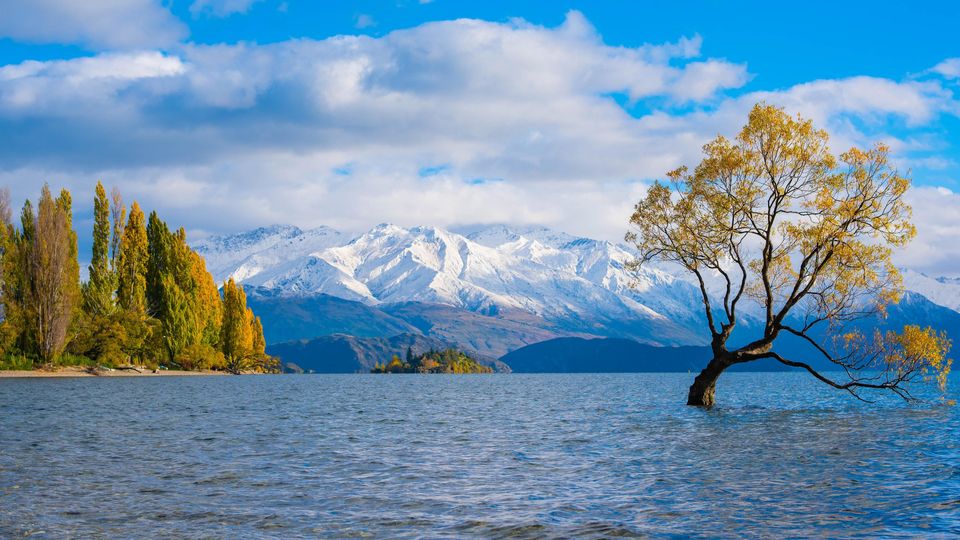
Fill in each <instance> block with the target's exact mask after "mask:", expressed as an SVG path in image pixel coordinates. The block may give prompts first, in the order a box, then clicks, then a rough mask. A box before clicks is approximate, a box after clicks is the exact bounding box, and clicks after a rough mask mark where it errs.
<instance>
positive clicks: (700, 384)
mask: <svg viewBox="0 0 960 540" xmlns="http://www.w3.org/2000/svg"><path fill="white" fill-rule="evenodd" d="M729 366H730V363H729V362H728V361H727V360H726V359H725V358H722V357H719V356H714V358H713V360H710V363H709V364H707V367H705V368H703V371H701V372H700V374H699V375H697V378H696V379H694V380H693V384H692V385H690V393H689V394H688V395H687V405H693V406H696V407H713V403H714V394H715V393H716V388H717V379H719V378H720V374H721V373H723V370H725V369H727V367H729Z"/></svg>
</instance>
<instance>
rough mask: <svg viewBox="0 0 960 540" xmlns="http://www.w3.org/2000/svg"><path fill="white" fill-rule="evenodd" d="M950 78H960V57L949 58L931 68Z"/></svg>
mask: <svg viewBox="0 0 960 540" xmlns="http://www.w3.org/2000/svg"><path fill="white" fill-rule="evenodd" d="M930 71H933V72H934V73H939V74H940V75H943V76H944V77H946V78H948V79H960V58H948V59H946V60H944V61H943V62H940V63H939V64H937V65H935V66H933V68H932V69H931V70H930Z"/></svg>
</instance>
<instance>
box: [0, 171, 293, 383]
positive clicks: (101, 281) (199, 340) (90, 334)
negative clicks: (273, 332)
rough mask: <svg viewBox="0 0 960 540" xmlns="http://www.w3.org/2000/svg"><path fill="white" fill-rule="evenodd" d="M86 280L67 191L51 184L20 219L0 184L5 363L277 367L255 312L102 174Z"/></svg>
mask: <svg viewBox="0 0 960 540" xmlns="http://www.w3.org/2000/svg"><path fill="white" fill-rule="evenodd" d="M93 203H94V206H93V208H94V227H93V248H92V253H91V259H90V267H89V279H88V280H87V281H86V282H85V283H82V282H81V280H80V266H79V262H78V252H77V234H76V231H75V230H74V228H73V217H72V205H73V201H72V198H71V195H70V192H69V191H67V190H65V189H64V190H61V191H60V193H59V194H58V195H57V196H56V197H54V196H53V194H52V192H51V191H50V188H49V186H44V187H43V189H42V190H41V193H40V198H39V199H38V201H37V203H36V205H35V206H34V204H33V203H32V202H31V201H29V200H28V201H26V203H25V204H24V205H23V209H22V211H21V214H20V219H19V224H17V223H15V222H14V220H13V215H12V207H11V203H10V193H9V190H3V191H0V257H2V259H0V310H2V312H0V315H2V322H0V352H2V353H3V358H4V363H5V364H6V367H17V368H24V369H30V368H35V367H55V366H58V365H67V364H87V365H89V364H97V365H103V366H112V367H117V366H145V367H149V368H155V367H158V366H168V367H175V368H180V369H188V370H193V369H219V370H227V371H231V372H235V373H239V372H241V371H275V370H276V369H277V367H278V366H277V362H276V361H275V360H274V359H272V358H271V357H269V356H267V355H266V354H265V353H264V348H265V342H264V339H263V328H262V326H261V324H260V319H259V318H257V317H256V316H255V315H254V314H253V311H252V310H250V309H249V308H248V307H247V305H246V295H245V294H244V292H243V289H242V288H241V287H239V286H238V285H236V284H235V283H234V282H233V280H230V281H228V282H226V283H224V285H223V291H222V294H221V292H220V291H219V290H218V289H217V285H216V283H215V282H214V280H213V276H211V275H210V273H209V272H207V269H206V263H205V262H204V260H203V258H202V257H201V256H200V255H198V254H197V253H195V252H194V251H193V250H192V249H190V247H189V246H188V245H187V242H186V232H185V231H184V229H183V228H179V229H177V230H171V229H170V228H169V227H168V225H167V224H166V223H165V222H164V221H163V220H161V219H160V217H159V216H158V215H157V213H156V212H151V213H150V215H149V217H147V216H145V214H144V212H143V210H142V209H141V208H140V205H139V204H137V203H136V202H134V203H133V204H132V205H131V206H130V208H129V209H128V208H127V207H126V205H125V204H124V202H123V198H122V196H121V194H120V192H119V191H118V190H116V189H114V190H113V191H112V193H111V196H109V197H108V195H107V192H106V190H105V189H104V187H103V185H102V184H101V183H99V182H98V183H97V187H96V195H95V197H94V201H93Z"/></svg>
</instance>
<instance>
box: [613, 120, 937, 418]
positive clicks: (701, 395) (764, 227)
mask: <svg viewBox="0 0 960 540" xmlns="http://www.w3.org/2000/svg"><path fill="white" fill-rule="evenodd" d="M827 144H828V136H827V133H826V132H825V131H823V130H820V129H816V128H815V127H814V126H813V123H812V122H811V121H809V120H805V119H803V118H801V117H799V116H797V117H793V116H790V115H789V114H787V113H786V112H784V111H783V110H782V109H780V108H778V107H775V106H771V105H767V104H762V103H761V104H758V105H756V106H755V107H754V108H753V110H752V111H751V112H750V115H749V119H748V122H747V124H746V126H744V127H743V129H742V130H741V131H740V133H739V135H737V137H736V138H735V139H734V140H730V139H727V138H724V137H717V138H716V139H714V140H713V141H711V142H710V143H708V144H707V145H705V146H704V148H703V152H704V156H703V159H702V161H701V162H700V164H699V165H697V167H696V168H694V169H693V170H692V171H691V170H689V169H687V168H686V167H681V168H679V169H676V170H674V171H672V172H670V173H668V175H667V176H668V181H666V182H656V183H654V184H653V185H652V186H651V187H650V189H649V190H648V191H647V193H646V195H645V197H644V198H643V199H642V200H641V201H640V202H639V203H638V204H637V205H636V208H635V211H634V213H633V215H632V217H631V218H630V222H631V225H632V226H631V230H630V232H629V233H628V234H627V240H628V241H630V242H632V243H633V244H634V245H635V246H636V247H637V249H638V251H639V254H640V255H639V258H638V260H637V261H635V263H634V265H635V266H636V267H639V265H642V264H644V263H646V262H649V261H661V262H666V263H671V264H675V265H678V266H680V267H681V268H682V269H683V270H685V271H686V272H688V273H690V274H691V275H692V276H693V277H694V278H695V279H696V282H697V284H698V285H699V289H700V293H701V299H702V301H703V310H704V315H705V318H706V325H707V327H708V328H707V329H708V331H709V332H710V345H711V349H712V352H713V358H712V359H711V360H710V362H709V363H708V364H707V366H706V368H704V369H703V371H702V372H701V373H700V374H699V375H697V377H696V379H695V380H694V382H693V384H692V385H691V387H690V392H689V395H688V399H687V403H688V404H689V405H697V406H707V407H709V406H712V405H713V404H714V394H715V388H716V382H717V379H718V378H719V377H720V375H721V374H722V373H723V372H724V371H725V370H726V369H727V368H729V367H730V366H733V365H735V364H740V363H745V362H752V361H756V360H760V359H773V360H776V361H779V362H781V363H783V364H786V365H788V366H792V367H797V368H802V369H805V370H806V371H808V372H809V373H810V374H812V375H813V376H814V377H816V378H817V379H819V380H820V381H822V382H824V383H826V384H828V385H830V386H833V387H834V388H838V389H843V390H847V391H849V392H851V393H852V394H853V395H855V396H857V397H860V392H861V391H863V390H864V389H881V390H889V391H892V392H895V393H896V394H898V395H900V396H901V397H904V398H910V397H911V394H910V393H909V390H908V383H910V382H911V381H916V380H936V381H937V382H939V384H940V385H941V386H942V385H943V384H945V382H946V376H947V373H948V372H949V370H950V363H951V362H950V360H949V359H947V357H946V355H947V353H948V351H949V349H950V341H949V340H948V339H947V337H946V335H944V334H943V333H938V332H936V331H935V330H934V329H932V328H920V327H919V326H906V327H904V328H903V330H902V331H900V332H893V331H888V332H881V331H880V330H874V331H873V332H872V333H871V332H867V333H864V332H862V331H858V330H855V329H851V328H852V327H851V325H850V324H849V323H850V322H851V321H853V320H855V319H858V318H864V317H868V316H872V315H876V314H881V315H882V314H884V313H885V307H886V306H887V305H889V304H890V303H895V302H898V301H899V299H900V297H901V295H902V292H903V291H902V278H901V276H900V273H899V272H898V270H897V268H896V267H895V266H894V265H893V263H892V262H891V256H892V253H893V250H894V249H896V248H899V247H903V246H904V245H906V244H907V242H909V241H910V239H912V238H913V236H914V235H915V234H916V231H915V229H914V226H913V225H912V224H911V222H910V218H911V209H910V206H909V205H908V204H907V203H906V201H905V200H904V195H905V194H906V192H907V190H908V188H909V187H910V180H909V179H908V178H906V177H905V176H902V175H901V174H899V173H898V172H897V170H896V169H895V168H894V167H893V166H892V165H891V163H890V159H889V150H888V148H887V147H886V146H883V145H877V146H875V147H873V148H872V149H870V150H860V149H857V148H852V149H850V150H848V151H847V152H845V153H843V154H841V155H840V156H839V157H835V156H834V155H833V154H832V153H831V152H830V149H829V147H828V145H827ZM714 280H716V281H714ZM717 282H718V283H719V284H720V286H719V292H713V291H715V289H713V287H712V286H711V284H712V283H717ZM745 301H746V302H755V303H756V304H755V305H758V306H759V308H760V313H761V315H760V319H761V322H762V324H761V325H759V326H761V327H762V328H761V329H759V330H757V331H756V333H755V335H752V336H750V337H749V339H748V340H746V343H745V344H742V345H739V346H731V344H730V338H731V335H732V333H733V331H734V328H735V327H736V326H737V319H738V307H741V306H742V303H743V302H745ZM741 311H742V310H741ZM788 334H789V335H793V336H795V337H797V338H799V339H801V340H803V341H804V342H806V343H807V344H808V345H809V349H810V351H811V353H812V354H817V355H822V356H823V357H825V358H826V359H827V360H829V361H830V362H833V363H834V364H836V365H837V366H839V367H840V368H842V369H841V370H840V371H839V372H840V373H842V374H843V375H844V378H843V379H837V378H836V377H834V376H833V375H830V376H828V375H827V374H824V373H821V372H819V371H818V370H816V369H815V368H814V367H813V366H812V365H811V363H810V362H805V361H803V360H804V359H798V358H787V357H786V356H785V355H782V354H780V352H778V350H777V346H776V343H775V342H776V340H777V338H778V337H781V336H784V335H788Z"/></svg>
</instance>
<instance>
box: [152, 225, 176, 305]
mask: <svg viewBox="0 0 960 540" xmlns="http://www.w3.org/2000/svg"><path fill="white" fill-rule="evenodd" d="M171 243H172V235H171V234H170V229H169V228H168V227H167V224H166V223H164V222H163V220H161V219H160V216H158V215H157V213H156V212H150V219H149V220H148V221H147V253H148V254H149V260H148V263H147V313H149V314H150V315H151V316H153V317H158V318H159V317H160V316H161V314H162V313H163V311H164V302H165V301H166V298H165V297H164V292H165V289H164V286H163V278H164V276H166V275H167V274H169V273H170V250H171Z"/></svg>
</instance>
